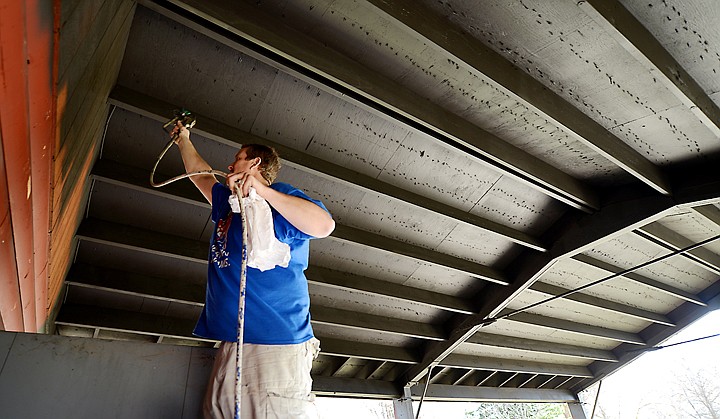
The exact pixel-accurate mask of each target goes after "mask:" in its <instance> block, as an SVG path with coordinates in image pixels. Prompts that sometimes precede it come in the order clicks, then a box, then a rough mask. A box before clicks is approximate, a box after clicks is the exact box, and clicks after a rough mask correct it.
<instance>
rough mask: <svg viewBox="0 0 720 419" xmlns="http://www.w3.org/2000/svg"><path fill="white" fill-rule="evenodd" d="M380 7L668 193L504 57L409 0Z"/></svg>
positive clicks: (610, 138) (625, 150) (643, 162)
mask: <svg viewBox="0 0 720 419" xmlns="http://www.w3.org/2000/svg"><path fill="white" fill-rule="evenodd" d="M370 2H371V3H372V4H374V5H375V6H376V7H377V8H379V9H380V10H382V11H383V12H385V13H386V14H387V15H389V16H391V17H392V18H394V19H396V20H398V21H400V22H402V23H403V24H405V25H406V26H407V27H408V28H410V29H411V30H413V31H416V32H418V33H419V34H420V35H422V36H423V37H425V38H427V39H428V40H430V41H432V42H434V43H435V44H437V45H438V46H439V47H440V48H442V49H443V50H445V51H447V52H449V53H450V54H452V55H453V56H455V57H456V59H457V60H459V61H461V62H464V63H466V64H467V65H468V66H469V67H470V68H473V69H475V70H477V71H478V72H479V73H482V74H485V75H486V76H488V77H490V78H491V79H492V80H494V81H495V82H497V83H498V84H500V85H501V86H503V87H504V88H506V89H507V90H508V92H512V94H514V95H518V96H519V97H520V98H521V99H522V100H524V101H525V102H526V103H528V104H529V105H531V106H533V107H535V108H536V109H538V110H539V111H540V112H542V113H543V114H544V115H546V116H547V117H548V118H550V119H552V120H554V121H556V123H558V124H560V125H561V126H563V127H565V129H566V130H567V131H568V132H571V133H572V134H573V135H574V136H575V137H576V138H577V139H578V140H580V141H581V142H582V143H584V144H585V145H587V146H588V147H590V148H592V149H593V150H595V151H597V152H598V153H600V154H601V155H602V156H603V157H605V158H607V159H608V160H610V161H612V162H613V163H615V164H616V165H618V166H620V167H622V168H623V169H624V170H626V171H627V172H628V173H630V174H632V175H633V176H635V177H637V178H638V179H640V180H641V181H643V182H644V183H646V184H647V185H648V186H650V187H652V188H654V189H655V190H657V191H658V192H661V193H664V194H667V195H669V194H670V193H671V187H670V183H669V181H668V179H667V177H666V176H665V175H664V174H663V173H662V172H661V170H660V169H659V168H658V167H656V166H655V165H653V164H652V163H651V162H650V161H648V160H647V159H645V157H643V156H642V155H640V153H638V152H637V151H635V150H633V149H632V148H631V147H630V146H628V145H627V144H626V143H625V142H623V141H622V140H620V139H619V138H617V137H616V136H615V135H613V134H612V133H610V132H609V131H608V130H607V129H605V128H604V127H602V126H601V125H600V124H599V123H597V122H595V121H594V120H593V119H592V118H590V117H589V116H588V115H586V114H585V113H583V112H582V111H581V110H579V109H578V108H576V107H575V106H573V105H571V104H570V103H569V102H567V101H566V100H565V99H563V98H562V97H560V96H559V95H558V94H556V93H553V92H552V91H550V90H548V89H547V88H546V87H545V86H544V85H543V84H542V83H540V82H539V81H537V80H535V79H534V78H533V77H532V76H530V75H529V74H527V73H526V72H524V71H522V69H520V68H518V67H516V66H515V65H513V64H512V63H511V62H510V61H508V60H507V59H506V58H505V56H502V55H500V54H499V53H497V52H495V51H494V50H492V49H491V48H489V47H487V46H485V45H484V44H482V43H481V42H480V41H478V40H477V39H476V38H474V37H473V36H472V35H470V34H469V33H467V32H466V31H464V30H461V29H460V28H456V27H453V25H452V23H450V22H448V21H447V20H446V19H444V18H442V17H441V16H439V15H437V14H436V13H433V12H432V11H430V10H428V9H426V8H425V7H424V6H423V5H421V4H418V3H417V2H412V1H410V0H402V1H397V0H392V1H390V0H370Z"/></svg>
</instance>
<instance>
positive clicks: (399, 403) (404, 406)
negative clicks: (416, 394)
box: [393, 386, 415, 419]
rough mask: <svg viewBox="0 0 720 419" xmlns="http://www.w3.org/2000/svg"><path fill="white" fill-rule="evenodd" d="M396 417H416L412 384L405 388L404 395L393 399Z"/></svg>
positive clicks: (409, 418)
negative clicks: (411, 390)
mask: <svg viewBox="0 0 720 419" xmlns="http://www.w3.org/2000/svg"><path fill="white" fill-rule="evenodd" d="M393 409H394V410H395V419H414V418H415V414H414V412H413V406H412V394H411V392H410V386H406V387H404V388H403V397H401V398H399V399H395V400H393Z"/></svg>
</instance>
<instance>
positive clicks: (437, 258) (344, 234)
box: [332, 224, 509, 285]
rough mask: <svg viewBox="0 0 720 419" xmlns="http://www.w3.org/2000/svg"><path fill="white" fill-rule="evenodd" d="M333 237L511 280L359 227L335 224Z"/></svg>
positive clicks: (488, 277) (469, 272) (478, 275)
mask: <svg viewBox="0 0 720 419" xmlns="http://www.w3.org/2000/svg"><path fill="white" fill-rule="evenodd" d="M332 237H335V238H337V239H341V240H344V241H349V242H352V243H356V244H361V245H364V246H369V247H373V248H375V249H380V250H384V251H386V252H391V253H396V254H400V255H403V256H407V257H410V258H413V259H417V260H422V261H425V262H428V263H431V264H434V265H440V266H444V267H446V268H450V269H452V270H455V271H459V272H462V273H465V274H467V275H470V276H472V277H475V278H478V279H483V280H485V281H489V282H493V283H496V284H500V285H508V284H509V282H508V280H507V279H505V278H504V276H503V274H502V273H501V272H498V271H496V270H494V269H492V268H490V267H488V266H484V265H481V264H479V263H475V262H472V261H469V260H466V259H461V258H458V257H455V256H450V255H447V254H443V253H439V252H436V251H433V250H430V249H427V248H424V247H420V246H414V245H411V244H407V243H405V242H402V241H400V240H393V239H390V238H388V237H384V236H381V235H379V234H374V233H370V232H367V231H363V230H360V229H357V228H352V227H348V226H344V225H340V224H335V231H333V233H332Z"/></svg>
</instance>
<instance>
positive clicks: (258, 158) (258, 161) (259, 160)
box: [253, 157, 262, 169]
mask: <svg viewBox="0 0 720 419" xmlns="http://www.w3.org/2000/svg"><path fill="white" fill-rule="evenodd" d="M260 163H262V159H261V158H260V157H255V163H253V167H257V168H258V169H260Z"/></svg>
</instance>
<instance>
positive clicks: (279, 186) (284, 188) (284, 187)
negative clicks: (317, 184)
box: [270, 182, 302, 194]
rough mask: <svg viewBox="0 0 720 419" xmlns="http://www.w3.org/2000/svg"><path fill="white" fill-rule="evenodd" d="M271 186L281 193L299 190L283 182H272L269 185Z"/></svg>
mask: <svg viewBox="0 0 720 419" xmlns="http://www.w3.org/2000/svg"><path fill="white" fill-rule="evenodd" d="M270 187H271V188H273V189H275V190H276V191H278V192H282V193H285V194H286V193H288V192H291V191H300V189H298V188H296V187H294V186H293V185H291V184H289V183H285V182H274V183H272V184H271V185H270ZM301 192H302V191H301Z"/></svg>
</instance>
